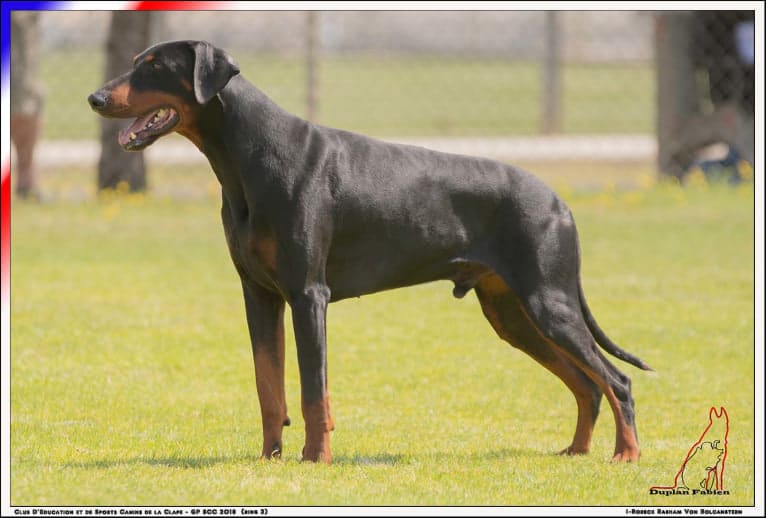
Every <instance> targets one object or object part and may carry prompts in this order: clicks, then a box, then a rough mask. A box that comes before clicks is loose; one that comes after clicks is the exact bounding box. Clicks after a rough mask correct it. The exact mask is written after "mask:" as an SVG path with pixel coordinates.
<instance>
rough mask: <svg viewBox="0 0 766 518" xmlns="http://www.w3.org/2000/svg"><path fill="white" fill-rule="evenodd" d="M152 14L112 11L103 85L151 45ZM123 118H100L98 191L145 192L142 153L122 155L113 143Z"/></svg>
mask: <svg viewBox="0 0 766 518" xmlns="http://www.w3.org/2000/svg"><path fill="white" fill-rule="evenodd" d="M157 16H159V14H158V13H154V12H145V11H142V12H138V11H113V12H112V19H111V23H110V26H109V36H108V38H107V41H106V67H105V69H106V70H105V73H104V82H106V81H107V80H110V79H112V78H115V77H117V76H119V75H121V74H123V73H124V72H127V71H128V70H129V69H130V67H131V66H132V63H133V58H134V57H135V56H136V55H137V54H138V53H140V52H141V51H143V50H144V49H146V48H147V47H149V46H150V44H151V43H152V39H151V29H152V20H153V18H155V17H157ZM124 126H125V120H124V119H104V118H102V119H101V156H100V158H99V160H98V188H99V190H104V189H119V190H129V191H130V192H141V191H145V190H146V166H145V164H144V154H143V152H142V151H136V152H130V153H128V152H126V151H125V150H124V149H122V147H121V146H120V144H119V142H118V141H117V135H118V134H119V132H120V129H122V128H123V127H124Z"/></svg>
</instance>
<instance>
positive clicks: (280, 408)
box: [254, 347, 287, 458]
mask: <svg viewBox="0 0 766 518" xmlns="http://www.w3.org/2000/svg"><path fill="white" fill-rule="evenodd" d="M254 359H255V373H256V374H255V383H256V386H257V388H258V401H259V402H260V406H261V421H262V424H263V449H262V450H261V455H262V456H263V457H266V458H271V457H279V456H280V455H281V454H282V427H283V426H284V425H285V423H286V422H287V404H286V403H285V381H284V348H282V355H281V358H280V357H279V353H277V356H276V357H275V355H274V354H273V353H272V352H271V351H269V350H268V349H266V348H264V347H256V352H255V355H254Z"/></svg>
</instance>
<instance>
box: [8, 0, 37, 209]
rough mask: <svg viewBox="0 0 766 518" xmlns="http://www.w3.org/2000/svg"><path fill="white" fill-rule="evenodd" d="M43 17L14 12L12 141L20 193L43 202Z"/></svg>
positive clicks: (12, 37)
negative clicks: (38, 158) (38, 162)
mask: <svg viewBox="0 0 766 518" xmlns="http://www.w3.org/2000/svg"><path fill="white" fill-rule="evenodd" d="M39 20H40V14H39V13H38V12H36V11H12V12H11V141H12V142H13V145H14V146H15V148H16V161H15V164H14V165H15V166H16V167H14V169H15V170H16V194H17V195H18V196H19V197H20V198H29V199H35V200H39V198H40V191H39V186H38V184H37V175H36V171H35V147H36V145H37V139H38V137H39V135H40V130H41V127H42V110H43V93H42V87H41V86H40V82H39V79H38V66H39V60H40V33H39Z"/></svg>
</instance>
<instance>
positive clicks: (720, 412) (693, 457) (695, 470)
mask: <svg viewBox="0 0 766 518" xmlns="http://www.w3.org/2000/svg"><path fill="white" fill-rule="evenodd" d="M728 442H729V414H728V413H727V412H726V409H725V408H724V407H720V409H716V408H715V407H711V408H710V412H709V413H708V423H707V426H706V427H705V430H704V431H703V432H702V435H700V437H699V439H697V442H695V443H694V444H693V445H692V447H691V448H690V449H689V452H688V453H687V454H686V457H685V458H684V461H683V462H682V463H681V468H680V469H679V470H678V473H676V477H675V479H674V480H673V485H672V486H652V487H651V488H649V493H650V494H653V495H656V494H662V495H711V494H712V495H727V494H729V491H727V490H726V489H724V468H725V467H726V456H727V454H728Z"/></svg>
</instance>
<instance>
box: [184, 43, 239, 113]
mask: <svg viewBox="0 0 766 518" xmlns="http://www.w3.org/2000/svg"><path fill="white" fill-rule="evenodd" d="M192 48H193V49H194V97H196V99H197V102H198V103H200V104H207V102H208V101H209V100H210V99H212V98H213V97H214V96H215V95H216V94H217V93H218V92H220V91H221V90H223V87H224V86H226V83H228V82H229V79H231V78H232V77H234V76H235V75H237V74H239V66H237V64H236V63H235V62H234V60H233V59H232V58H231V56H229V55H228V54H227V53H226V52H224V51H223V50H221V49H219V48H217V47H214V46H213V45H211V44H210V43H208V42H206V41H197V42H194V43H193V44H192Z"/></svg>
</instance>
